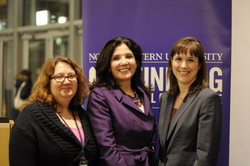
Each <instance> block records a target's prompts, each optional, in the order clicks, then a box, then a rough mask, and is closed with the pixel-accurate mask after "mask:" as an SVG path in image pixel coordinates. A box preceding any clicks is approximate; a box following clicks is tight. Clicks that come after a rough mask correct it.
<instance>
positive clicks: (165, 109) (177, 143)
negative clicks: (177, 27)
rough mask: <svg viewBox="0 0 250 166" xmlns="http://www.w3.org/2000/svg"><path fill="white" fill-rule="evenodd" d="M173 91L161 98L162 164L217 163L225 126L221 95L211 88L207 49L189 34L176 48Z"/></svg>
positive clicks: (171, 66)
mask: <svg viewBox="0 0 250 166" xmlns="http://www.w3.org/2000/svg"><path fill="white" fill-rule="evenodd" d="M167 75H168V80H169V83H170V85H169V90H168V91H167V92H164V93H163V94H162V96H161V101H160V117H159V128H158V132H159V140H160V147H159V162H158V164H159V166H216V162H217V158H218V154H219V149H220V137H221V126H222V105H221V99H220V96H219V95H218V94H217V93H215V92H214V91H212V90H211V89H208V88H207V68H206V61H205V58H204V50H203V47H202V45H201V43H200V41H199V40H197V39H195V38H193V37H185V38H182V39H180V40H178V41H177V42H176V43H175V44H174V46H173V47H172V50H171V53H170V60H169V64H168V72H167Z"/></svg>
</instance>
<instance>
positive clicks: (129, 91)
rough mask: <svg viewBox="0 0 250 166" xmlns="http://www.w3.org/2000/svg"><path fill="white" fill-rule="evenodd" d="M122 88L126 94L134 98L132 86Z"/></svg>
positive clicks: (122, 86)
mask: <svg viewBox="0 0 250 166" xmlns="http://www.w3.org/2000/svg"><path fill="white" fill-rule="evenodd" d="M120 88H121V89H122V90H123V92H124V93H126V94H127V95H130V96H132V97H134V91H133V89H132V87H131V86H130V85H121V86H120Z"/></svg>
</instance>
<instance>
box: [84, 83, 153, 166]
mask: <svg viewBox="0 0 250 166" xmlns="http://www.w3.org/2000/svg"><path fill="white" fill-rule="evenodd" d="M137 93H138V94H141V95H140V96H142V97H143V105H144V110H145V113H143V112H142V111H141V110H140V108H139V107H138V106H137V105H135V103H133V101H132V100H131V99H130V98H129V97H128V96H127V95H126V94H124V93H123V92H122V91H121V90H120V89H112V90H109V89H107V88H104V87H102V88H95V89H93V90H92V91H91V93H90V95H89V101H88V107H87V110H88V116H89V119H90V124H91V127H92V130H93V134H94V136H95V138H96V141H97V147H98V151H99V155H100V159H101V165H103V166H104V165H105V166H127V165H129V166H155V165H156V159H155V154H154V148H155V134H156V120H155V116H154V113H153V111H152V107H151V103H150V100H149V98H148V96H147V95H146V93H145V92H144V91H143V90H142V89H141V88H139V91H137Z"/></svg>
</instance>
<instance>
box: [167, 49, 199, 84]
mask: <svg viewBox="0 0 250 166" xmlns="http://www.w3.org/2000/svg"><path fill="white" fill-rule="evenodd" d="M171 61H172V69H173V73H174V75H175V77H176V79H177V81H178V84H179V85H180V84H183V85H188V86H190V85H191V84H192V83H193V82H194V81H195V80H196V77H197V73H198V71H199V69H200V65H199V60H198V58H197V57H195V56H192V55H190V54H189V53H187V54H175V55H174V56H173V58H171Z"/></svg>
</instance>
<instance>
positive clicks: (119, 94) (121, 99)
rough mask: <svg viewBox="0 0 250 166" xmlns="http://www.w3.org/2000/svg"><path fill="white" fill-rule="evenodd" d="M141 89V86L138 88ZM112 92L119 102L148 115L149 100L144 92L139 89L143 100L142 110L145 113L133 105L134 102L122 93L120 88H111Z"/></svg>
mask: <svg viewBox="0 0 250 166" xmlns="http://www.w3.org/2000/svg"><path fill="white" fill-rule="evenodd" d="M139 89H140V90H141V88H139ZM112 92H113V93H114V95H115V97H116V98H117V100H118V101H119V102H121V103H122V104H123V105H126V106H128V107H130V108H132V109H134V110H136V111H138V112H140V113H142V114H144V115H148V114H149V109H150V101H149V99H148V97H147V95H146V93H144V92H143V91H142V90H141V93H143V102H144V110H145V113H143V112H142V111H141V109H140V108H139V107H138V106H137V105H135V103H134V102H133V101H132V100H131V99H130V98H129V97H128V95H126V94H124V93H123V92H122V91H121V90H120V89H112Z"/></svg>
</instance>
